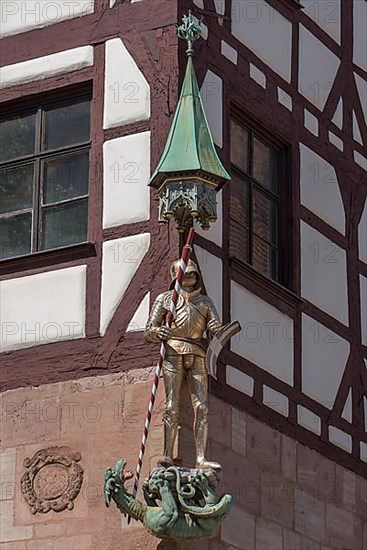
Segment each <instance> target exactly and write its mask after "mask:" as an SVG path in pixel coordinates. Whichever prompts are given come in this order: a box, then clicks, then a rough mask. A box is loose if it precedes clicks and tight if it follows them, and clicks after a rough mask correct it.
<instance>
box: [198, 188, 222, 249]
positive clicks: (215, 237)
mask: <svg viewBox="0 0 367 550" xmlns="http://www.w3.org/2000/svg"><path fill="white" fill-rule="evenodd" d="M229 185H231V184H230V183H229ZM217 216H218V219H217V221H216V222H215V223H213V224H211V226H210V229H208V230H206V229H201V227H200V225H199V224H198V223H197V222H194V225H195V228H196V232H197V233H198V234H199V235H202V236H203V237H204V238H205V239H208V240H209V241H212V242H213V243H215V244H217V245H218V246H222V231H223V203H222V191H219V193H217Z"/></svg>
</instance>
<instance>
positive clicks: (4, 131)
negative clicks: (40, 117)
mask: <svg viewBox="0 0 367 550" xmlns="http://www.w3.org/2000/svg"><path fill="white" fill-rule="evenodd" d="M35 135H36V113H33V114H31V115H26V116H18V117H14V118H10V119H8V120H3V121H2V122H0V162H4V161H6V160H11V159H16V158H19V157H23V156H25V155H31V154H32V153H34V141H35Z"/></svg>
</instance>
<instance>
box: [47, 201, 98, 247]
mask: <svg viewBox="0 0 367 550" xmlns="http://www.w3.org/2000/svg"><path fill="white" fill-rule="evenodd" d="M87 225H88V201H87V199H84V200H80V201H76V202H72V203H69V204H64V205H62V206H51V207H50V208H47V209H44V210H43V212H42V244H41V248H42V249H43V250H46V249H48V248H59V247H60V246H67V245H71V244H77V243H82V242H85V241H86V240H87Z"/></svg>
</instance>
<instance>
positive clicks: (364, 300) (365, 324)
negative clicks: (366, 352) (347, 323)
mask: <svg viewBox="0 0 367 550" xmlns="http://www.w3.org/2000/svg"><path fill="white" fill-rule="evenodd" d="M359 285H360V289H361V330H362V344H364V345H365V346H367V278H366V277H363V275H360V276H359Z"/></svg>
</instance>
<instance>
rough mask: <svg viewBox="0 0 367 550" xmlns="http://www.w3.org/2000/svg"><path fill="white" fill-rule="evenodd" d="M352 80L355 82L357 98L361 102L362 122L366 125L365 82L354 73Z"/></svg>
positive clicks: (366, 101) (366, 99)
mask: <svg viewBox="0 0 367 550" xmlns="http://www.w3.org/2000/svg"><path fill="white" fill-rule="evenodd" d="M354 78H355V80H356V84H357V89H358V93H359V98H360V100H361V105H362V110H363V114H364V121H365V123H366V124H367V82H366V80H364V79H363V78H362V77H361V76H359V74H357V73H354Z"/></svg>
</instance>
